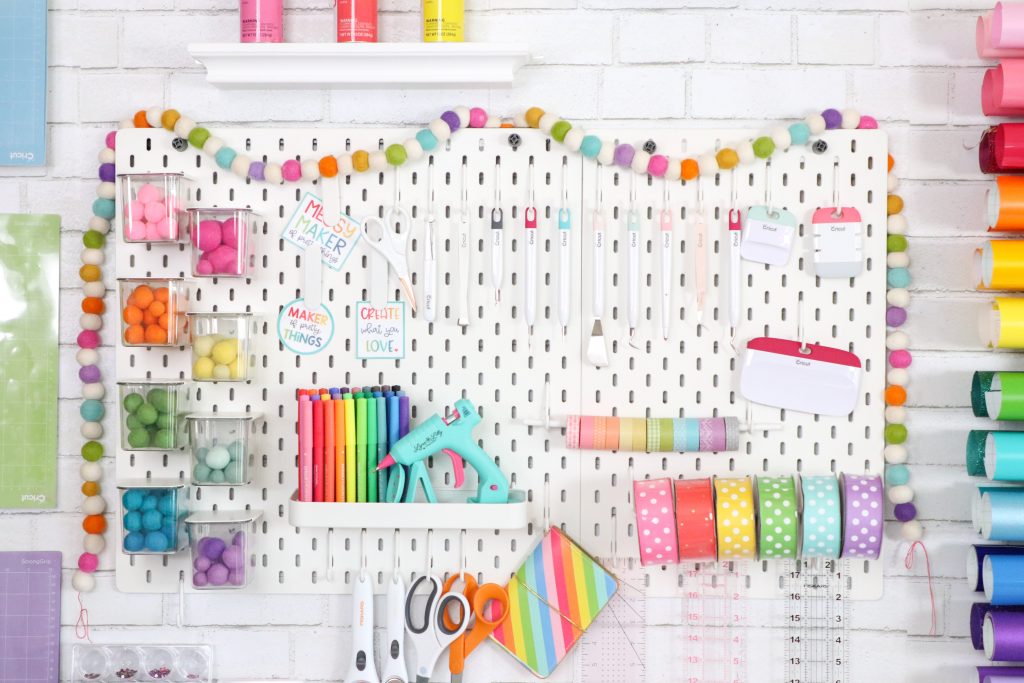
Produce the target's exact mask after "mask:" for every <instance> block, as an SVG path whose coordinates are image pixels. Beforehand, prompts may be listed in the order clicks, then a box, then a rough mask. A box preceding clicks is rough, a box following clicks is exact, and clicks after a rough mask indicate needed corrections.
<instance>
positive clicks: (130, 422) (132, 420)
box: [124, 415, 145, 431]
mask: <svg viewBox="0 0 1024 683" xmlns="http://www.w3.org/2000/svg"><path fill="white" fill-rule="evenodd" d="M124 426H125V427H127V428H128V431H131V430H133V429H143V428H144V427H145V425H144V424H142V423H141V422H139V418H137V417H135V416H134V415H129V416H128V417H127V418H125V421H124Z"/></svg>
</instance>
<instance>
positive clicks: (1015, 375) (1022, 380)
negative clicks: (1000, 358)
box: [990, 372, 1024, 420]
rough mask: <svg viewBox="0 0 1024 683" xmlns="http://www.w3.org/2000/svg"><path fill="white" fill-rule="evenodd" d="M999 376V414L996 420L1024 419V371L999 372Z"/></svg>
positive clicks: (995, 416) (993, 416)
mask: <svg viewBox="0 0 1024 683" xmlns="http://www.w3.org/2000/svg"><path fill="white" fill-rule="evenodd" d="M996 375H997V376H998V378H999V393H1000V404H999V414H998V415H991V416H990V417H992V418H995V419H996V420H1024V372H997V373H996Z"/></svg>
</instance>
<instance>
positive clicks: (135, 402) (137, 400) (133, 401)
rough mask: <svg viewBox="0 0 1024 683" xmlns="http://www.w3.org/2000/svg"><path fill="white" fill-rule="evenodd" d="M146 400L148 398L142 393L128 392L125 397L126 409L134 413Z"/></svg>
mask: <svg viewBox="0 0 1024 683" xmlns="http://www.w3.org/2000/svg"><path fill="white" fill-rule="evenodd" d="M145 402H146V400H145V399H144V398H142V395H141V394H128V395H127V396H125V397H124V409H125V410H127V411H128V412H129V413H134V412H135V411H136V410H138V409H139V406H141V405H142V404H143V403H145Z"/></svg>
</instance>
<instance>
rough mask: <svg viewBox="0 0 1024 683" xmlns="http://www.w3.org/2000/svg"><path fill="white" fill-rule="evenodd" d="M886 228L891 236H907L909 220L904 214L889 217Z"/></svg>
mask: <svg viewBox="0 0 1024 683" xmlns="http://www.w3.org/2000/svg"><path fill="white" fill-rule="evenodd" d="M885 227H886V230H887V231H888V232H889V234H890V235H906V234H907V219H906V217H905V216H904V215H903V214H902V213H897V214H893V215H892V216H889V220H888V221H886V226H885Z"/></svg>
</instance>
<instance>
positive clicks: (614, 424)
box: [604, 417, 622, 451]
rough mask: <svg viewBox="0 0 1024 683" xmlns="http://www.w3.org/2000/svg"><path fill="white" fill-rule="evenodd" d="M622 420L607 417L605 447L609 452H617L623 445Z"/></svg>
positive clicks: (605, 421)
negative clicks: (621, 440) (620, 439)
mask: <svg viewBox="0 0 1024 683" xmlns="http://www.w3.org/2000/svg"><path fill="white" fill-rule="evenodd" d="M619 423H620V420H619V418H617V417H606V418H605V420H604V447H605V450H608V451H617V450H619V446H621V445H622V444H621V443H620V441H619V431H620V424H619Z"/></svg>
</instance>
